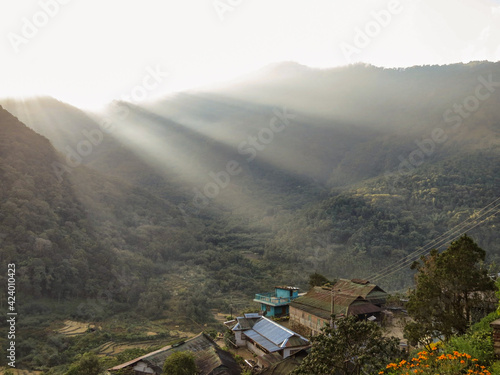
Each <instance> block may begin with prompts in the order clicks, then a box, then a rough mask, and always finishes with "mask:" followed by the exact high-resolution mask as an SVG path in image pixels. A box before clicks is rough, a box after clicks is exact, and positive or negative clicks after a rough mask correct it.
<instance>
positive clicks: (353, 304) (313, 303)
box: [290, 287, 380, 319]
mask: <svg viewBox="0 0 500 375" xmlns="http://www.w3.org/2000/svg"><path fill="white" fill-rule="evenodd" d="M343 292H344V291H343V290H342V292H341V293H338V292H337V293H335V294H334V310H335V311H334V312H335V315H340V314H345V315H359V314H369V313H374V312H379V311H380V308H379V307H377V306H375V305H374V304H372V303H371V302H369V301H367V300H366V299H364V298H363V297H360V296H358V295H350V294H344V293H343ZM290 306H292V307H295V308H297V309H299V310H302V311H305V312H307V313H309V314H313V315H315V316H318V317H320V318H323V319H330V315H331V311H332V292H331V289H325V288H322V287H314V288H312V289H311V290H309V292H307V293H306V294H305V295H304V296H301V297H299V298H297V299H296V300H294V301H293V302H292V303H291V304H290Z"/></svg>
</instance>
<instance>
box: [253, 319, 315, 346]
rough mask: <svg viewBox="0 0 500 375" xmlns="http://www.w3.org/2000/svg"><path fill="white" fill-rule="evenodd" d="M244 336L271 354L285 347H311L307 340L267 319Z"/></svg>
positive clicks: (261, 320) (259, 321)
mask: <svg viewBox="0 0 500 375" xmlns="http://www.w3.org/2000/svg"><path fill="white" fill-rule="evenodd" d="M244 334H245V336H247V337H249V338H250V339H252V340H254V341H255V342H256V343H258V344H259V345H261V346H262V347H264V348H265V349H266V350H267V351H269V352H271V353H272V352H275V351H278V350H280V349H282V348H284V347H290V346H306V345H309V341H308V340H307V339H306V338H304V337H302V336H301V335H299V334H298V333H295V332H294V331H291V330H289V329H287V328H285V327H283V326H282V325H280V324H278V323H276V322H274V321H272V320H270V319H268V318H266V317H261V318H260V319H259V320H258V321H257V322H256V323H255V324H254V326H253V328H251V329H248V330H245V331H244ZM292 338H293V340H290V339H292Z"/></svg>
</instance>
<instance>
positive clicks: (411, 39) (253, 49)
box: [0, 0, 500, 107]
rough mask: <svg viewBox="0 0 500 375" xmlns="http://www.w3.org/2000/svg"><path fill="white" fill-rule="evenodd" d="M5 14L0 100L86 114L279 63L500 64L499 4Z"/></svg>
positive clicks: (134, 3) (123, 2) (23, 8)
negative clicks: (61, 105) (36, 99)
mask: <svg viewBox="0 0 500 375" xmlns="http://www.w3.org/2000/svg"><path fill="white" fill-rule="evenodd" d="M216 7H217V9H216ZM0 9H1V12H0V35H1V42H0V52H1V53H0V67H1V69H0V97H2V96H22V95H24V96H27V95H34V94H47V95H52V96H54V97H56V98H58V99H61V100H63V101H67V102H69V103H71V104H75V105H78V106H83V107H89V106H95V105H97V104H99V103H103V102H106V101H109V100H111V99H113V98H121V97H122V96H125V97H131V95H132V100H138V99H140V98H142V97H149V98H151V97H154V96H158V95H162V94H164V93H166V92H169V91H175V90H182V89H186V88H191V87H197V86H200V85H206V84H210V83H214V82H217V81H220V80H227V79H231V78H234V77H237V76H239V75H241V74H244V73H246V72H250V71H252V70H256V69H258V68H260V67H262V66H264V65H267V64H269V63H273V62H279V61H296V62H299V63H301V64H304V65H308V66H312V67H321V68H326V67H334V66H339V65H346V64H349V63H352V62H359V61H362V62H366V63H370V64H374V65H377V66H386V67H395V66H396V67H406V66H412V65H422V64H447V63H454V62H460V61H463V62H468V61H471V60H491V61H498V60H500V1H498V0H497V1H494V0H401V1H397V0H390V1H386V0H384V1H378V0H342V1H339V0H215V1H214V0H140V1H139V0H22V1H13V0H0Z"/></svg>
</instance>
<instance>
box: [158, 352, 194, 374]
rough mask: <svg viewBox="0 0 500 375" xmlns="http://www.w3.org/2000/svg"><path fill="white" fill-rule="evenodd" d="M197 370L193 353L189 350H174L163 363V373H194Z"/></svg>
mask: <svg viewBox="0 0 500 375" xmlns="http://www.w3.org/2000/svg"><path fill="white" fill-rule="evenodd" d="M197 371H198V369H197V367H196V363H195V361H194V355H193V354H192V353H190V352H175V353H173V354H172V355H170V356H169V357H168V358H167V359H166V360H165V363H164V364H163V374H164V375H196V374H197V373H198V372H197Z"/></svg>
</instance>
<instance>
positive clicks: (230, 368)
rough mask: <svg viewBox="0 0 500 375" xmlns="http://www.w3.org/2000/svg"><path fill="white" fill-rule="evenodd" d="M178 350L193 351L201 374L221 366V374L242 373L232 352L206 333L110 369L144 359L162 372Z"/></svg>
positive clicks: (115, 369)
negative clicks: (165, 364) (165, 363)
mask: <svg viewBox="0 0 500 375" xmlns="http://www.w3.org/2000/svg"><path fill="white" fill-rule="evenodd" d="M176 351H189V352H191V353H192V354H193V355H194V357H195V361H196V365H197V366H198V369H199V370H200V374H210V373H211V372H212V371H213V370H214V369H216V368H221V372H220V374H221V375H236V374H240V371H239V366H238V364H237V363H236V362H235V361H234V359H233V357H232V356H231V354H230V353H228V352H226V351H224V350H222V349H221V348H219V346H218V345H217V344H216V343H215V342H214V341H213V340H212V339H211V338H210V337H209V336H207V335H206V334H204V333H200V334H199V335H198V336H195V337H193V338H191V339H189V340H186V341H185V342H183V343H181V344H180V345H179V344H177V345H169V346H166V347H164V348H161V349H159V350H156V351H154V352H151V353H149V354H146V355H143V356H141V357H138V358H135V359H133V360H131V361H128V362H126V363H122V364H121V365H118V366H115V367H113V368H110V369H108V371H117V370H121V369H123V368H125V367H128V366H133V365H135V364H136V363H138V362H139V361H143V362H145V363H147V364H148V366H150V367H151V368H153V369H154V370H155V371H160V372H159V373H162V372H163V364H164V362H165V360H166V359H167V358H168V357H169V356H170V355H172V354H173V353H175V352H176ZM218 374H219V372H218Z"/></svg>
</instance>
